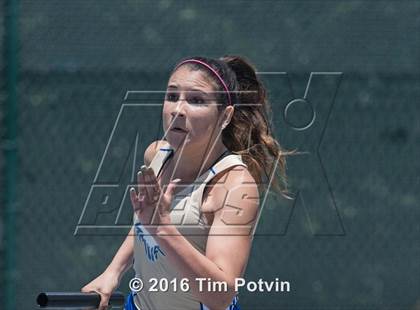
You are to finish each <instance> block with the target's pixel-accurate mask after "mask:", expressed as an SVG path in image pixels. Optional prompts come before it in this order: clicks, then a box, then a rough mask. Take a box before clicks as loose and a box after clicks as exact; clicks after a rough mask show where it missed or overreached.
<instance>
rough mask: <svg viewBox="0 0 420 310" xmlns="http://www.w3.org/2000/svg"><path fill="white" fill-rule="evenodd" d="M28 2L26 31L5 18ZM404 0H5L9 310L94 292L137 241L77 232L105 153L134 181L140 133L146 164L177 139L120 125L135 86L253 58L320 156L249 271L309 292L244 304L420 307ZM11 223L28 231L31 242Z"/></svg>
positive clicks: (287, 121) (294, 126)
mask: <svg viewBox="0 0 420 310" xmlns="http://www.w3.org/2000/svg"><path fill="white" fill-rule="evenodd" d="M12 2H13V3H16V5H17V8H18V10H17V12H18V13H17V18H18V20H17V25H18V28H17V33H16V34H13V33H10V32H8V31H10V29H6V28H5V25H7V24H6V22H5V16H6V15H5V14H6V12H7V6H8V5H11V3H12ZM402 3H403V4H401V5H399V3H397V2H396V1H337V2H333V1H212V2H195V1H169V0H166V1H164V0H162V1H118V2H114V1H101V2H100V3H98V2H94V1H71V2H63V1H10V0H9V1H5V2H4V3H3V4H2V8H3V9H4V10H3V11H1V14H0V21H1V23H0V51H1V52H2V55H5V56H4V57H3V58H2V59H1V60H0V69H1V79H0V86H1V92H0V120H1V126H0V134H1V137H2V143H1V145H2V153H1V155H0V167H1V169H2V170H1V171H2V174H1V175H0V182H1V187H0V188H1V190H0V198H1V199H2V200H1V201H2V207H1V210H0V212H1V216H2V222H1V228H2V234H1V236H2V238H1V243H0V245H1V247H0V251H1V254H2V257H6V254H7V251H14V252H15V257H16V260H15V261H14V262H13V265H7V264H6V260H3V259H2V260H1V267H0V268H1V271H0V275H1V276H0V278H1V282H0V283H1V291H0V300H1V304H3V305H9V306H8V307H11V309H33V308H35V298H36V295H37V294H38V293H39V292H41V291H66V290H67V291H78V290H80V288H81V287H83V286H84V285H85V284H86V283H88V282H89V281H90V280H92V279H93V278H94V277H96V276H97V275H99V274H100V273H101V272H102V271H103V270H104V268H106V266H107V265H108V264H109V262H110V261H111V259H112V257H113V255H114V254H115V253H116V251H117V250H118V248H119V246H120V245H121V243H122V241H123V239H124V234H123V233H124V228H123V229H122V230H121V231H120V232H121V233H117V234H105V235H104V234H96V235H95V234H91V235H89V234H78V235H74V231H75V228H76V226H77V225H78V223H79V219H80V216H81V212H82V210H83V207H84V205H85V203H86V200H87V197H88V195H89V192H90V191H91V188H92V186H93V185H94V180H95V176H96V174H97V173H98V169H99V167H100V165H101V159H102V156H103V155H104V153H106V154H105V155H106V156H105V157H104V158H105V162H106V164H105V165H103V169H102V170H101V171H100V173H103V174H104V175H105V176H106V177H109V178H110V180H111V181H112V182H115V183H117V184H122V185H124V186H125V185H126V183H127V182H128V181H127V179H126V178H125V177H126V175H125V174H120V172H121V171H123V172H124V173H125V172H126V170H124V169H125V166H124V165H125V164H126V163H127V162H130V161H131V160H133V159H132V158H131V157H130V156H132V153H130V152H131V151H130V150H131V148H132V147H133V141H134V140H133V139H134V138H135V136H136V132H141V133H142V134H141V135H140V136H139V137H140V138H139V141H138V154H137V156H138V157H137V158H135V159H134V161H135V162H136V163H137V166H139V165H141V160H142V153H143V152H144V149H145V147H146V146H147V145H148V144H149V143H150V142H151V141H153V139H155V138H156V137H157V136H159V134H161V130H162V129H161V128H160V127H161V125H160V114H159V110H148V109H146V108H144V109H143V110H142V109H140V110H136V112H135V114H130V113H128V114H127V115H125V116H124V117H126V118H124V119H123V121H121V122H119V123H116V121H117V117H118V115H119V113H120V110H121V107H122V105H123V104H124V103H127V102H128V101H127V100H125V95H126V93H127V91H130V90H141V91H149V90H164V89H165V87H166V83H167V80H168V77H169V72H170V70H171V69H172V67H173V66H174V65H175V63H176V62H177V61H178V60H179V59H181V58H183V57H186V56H188V55H190V56H192V55H205V56H210V57H220V56H222V55H225V54H239V55H243V56H245V57H248V58H249V59H250V60H251V61H252V62H253V63H254V64H255V65H256V67H257V69H258V71H259V74H260V76H261V78H262V79H263V81H264V82H265V84H266V86H267V88H268V91H269V98H270V102H271V104H272V110H273V111H272V121H273V126H274V128H275V133H276V136H277V137H278V139H279V141H280V143H281V144H282V145H283V146H284V147H286V148H288V149H294V148H297V149H298V150H300V151H305V152H307V153H306V154H303V155H298V156H294V157H292V158H290V159H289V161H288V170H287V171H288V176H289V180H290V187H291V191H292V192H293V196H294V197H295V199H294V200H293V201H287V200H284V199H281V198H280V197H278V196H275V195H273V194H272V193H269V194H268V196H267V201H266V203H265V204H264V207H263V211H262V214H261V219H260V222H259V225H258V228H257V231H256V236H255V238H254V243H253V248H252V253H251V256H250V260H249V263H248V267H247V271H246V278H247V279H249V280H258V279H259V278H262V279H264V280H273V279H274V278H279V279H280V280H284V281H289V282H290V284H291V292H288V293H273V292H247V291H245V290H244V291H241V292H240V295H239V296H240V297H239V298H240V304H241V308H243V309H245V310H247V309H258V310H259V309H420V295H419V291H420V266H419V264H418V260H419V257H420V242H419V240H420V229H419V225H418V219H419V218H420V209H419V204H420V194H419V191H418V189H419V188H420V178H419V171H420V164H419V162H418V154H419V153H420V149H419V143H418V141H420V122H419V119H420V106H419V98H420V70H419V68H420V59H419V57H418V55H419V54H420V53H419V52H420V39H419V38H420V36H419V35H418V32H419V29H420V28H419V26H420V20H419V17H418V16H420V5H419V3H418V2H416V1H403V2H402ZM7 35H16V36H17V38H18V51H19V53H18V54H17V55H16V57H17V63H18V67H17V70H18V80H17V85H16V87H17V94H18V97H17V101H16V102H15V103H13V102H10V101H8V100H9V99H10V98H9V96H8V88H7V86H6V84H7V83H6V82H7V78H8V75H7V70H6V67H7V65H8V61H9V60H10V59H9V58H8V57H12V56H13V55H12V56H11V55H6V52H5V51H6V46H5V45H6V43H5V42H6V41H5V37H7ZM311 72H313V74H312V75H311ZM309 81H310V83H309ZM305 90H306V91H305ZM299 98H300V99H302V98H304V99H305V100H301V101H299V100H298V101H294V100H295V99H299ZM148 100H149V101H150V100H151V99H150V98H149V97H147V95H144V97H141V98H136V99H134V100H133V101H130V102H131V103H132V102H135V103H139V102H140V103H144V102H148ZM153 100H156V99H153ZM293 101H294V103H293V104H290V103H291V102H293ZM12 104H16V106H17V110H18V114H17V119H16V124H17V128H18V131H17V163H16V169H17V173H16V180H17V181H16V184H15V186H16V198H15V203H14V204H13V210H14V212H15V214H16V218H15V223H14V226H8V225H9V224H10V223H7V221H8V217H6V216H5V215H6V210H8V209H7V208H10V206H9V207H8V206H7V205H6V203H5V202H6V201H7V198H8V197H6V195H5V194H6V191H4V190H3V189H6V188H10V186H11V184H10V182H14V181H13V180H14V178H13V176H10V175H7V173H6V171H8V170H7V169H6V168H7V165H8V164H10V163H13V161H7V158H6V156H5V154H6V153H5V147H4V146H5V143H4V141H5V137H6V136H7V130H8V127H7V122H6V120H5V119H6V116H7V113H8V109H10V106H11V105H12ZM286 109H288V114H287V115H285V110H286ZM314 111H315V112H314ZM314 115H315V116H314ZM312 121H313V122H312ZM309 124H310V126H309ZM306 125H308V126H306ZM114 126H117V128H118V130H117V131H118V135H115V136H114V137H113V140H112V143H111V144H110V148H109V149H107V143H108V141H109V139H110V137H111V133H112V132H113V128H114ZM306 127H307V128H306ZM148 128H154V129H153V130H147V129H148ZM159 130H160V131H159ZM114 142H115V143H114ZM105 151H106V152H105ZM124 178H125V179H124ZM124 182H125V183H124ZM124 208H125V209H124V210H129V205H128V204H127V203H126V204H125V207H124ZM127 219H129V214H128V216H127ZM6 227H14V231H13V232H12V233H13V235H14V237H15V238H14V241H13V240H12V241H13V244H10V240H9V239H6V238H5V234H4V232H5V230H6ZM125 231H128V230H125ZM9 233H10V232H9ZM9 264H10V262H9ZM10 267H12V269H14V273H12V274H10V273H8V272H9V271H10V270H6V268H10ZM133 276H134V273H133V271H132V270H130V271H128V272H127V274H126V275H125V276H124V278H123V279H122V282H121V286H120V290H121V291H123V292H125V293H128V292H129V288H128V281H129V280H130V279H131V278H132V277H133ZM10 288H14V290H10Z"/></svg>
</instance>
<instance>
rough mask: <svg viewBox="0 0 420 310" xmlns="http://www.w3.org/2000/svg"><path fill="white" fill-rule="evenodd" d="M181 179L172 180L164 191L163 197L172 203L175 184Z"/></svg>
mask: <svg viewBox="0 0 420 310" xmlns="http://www.w3.org/2000/svg"><path fill="white" fill-rule="evenodd" d="M180 181H181V179H175V180H172V181H171V183H169V185H168V188H167V189H166V192H165V196H166V197H167V198H168V200H169V201H172V198H173V196H174V192H175V189H176V185H177V183H179V182H180Z"/></svg>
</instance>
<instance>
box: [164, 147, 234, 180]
mask: <svg viewBox="0 0 420 310" xmlns="http://www.w3.org/2000/svg"><path fill="white" fill-rule="evenodd" d="M210 147H211V146H209V147H199V148H197V147H188V146H187V145H185V146H184V147H179V148H178V149H176V150H175V153H174V155H173V157H172V160H171V168H172V169H174V170H175V171H174V176H173V179H176V178H180V179H181V183H191V182H193V181H194V180H195V179H197V178H198V177H199V176H200V175H201V174H203V173H204V172H205V171H207V170H208V169H210V167H211V166H212V165H213V164H214V163H215V161H216V160H217V159H218V158H219V157H220V155H222V154H223V153H224V152H225V151H227V148H226V146H225V145H224V144H223V143H222V142H221V141H220V142H218V143H216V145H215V146H214V147H213V148H212V149H210ZM175 167H177V168H176V169H175Z"/></svg>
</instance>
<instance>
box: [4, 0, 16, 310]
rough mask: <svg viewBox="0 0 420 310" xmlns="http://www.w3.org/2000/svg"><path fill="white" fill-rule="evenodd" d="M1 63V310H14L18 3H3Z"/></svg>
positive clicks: (14, 1)
mask: <svg viewBox="0 0 420 310" xmlns="http://www.w3.org/2000/svg"><path fill="white" fill-rule="evenodd" d="M4 6H5V8H4V9H5V10H4V14H5V15H4V23H5V24H4V31H5V35H4V56H3V57H4V63H5V71H4V75H5V76H4V78H5V87H6V104H5V137H4V139H2V140H3V142H2V149H3V153H4V159H5V167H4V182H5V184H4V202H5V220H4V240H5V244H4V250H5V266H4V267H5V273H4V277H5V279H4V280H5V281H4V283H5V296H4V297H5V301H4V303H3V305H2V307H4V308H3V309H7V310H10V309H16V304H15V302H16V270H17V269H16V245H15V234H16V227H15V224H16V223H15V216H16V206H17V205H16V198H17V197H16V182H17V144H16V137H17V72H18V68H17V67H18V55H17V53H18V29H17V25H18V0H6V1H5V2H4Z"/></svg>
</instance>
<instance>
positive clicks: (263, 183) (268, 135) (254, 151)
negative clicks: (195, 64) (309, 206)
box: [220, 56, 293, 198]
mask: <svg viewBox="0 0 420 310" xmlns="http://www.w3.org/2000/svg"><path fill="white" fill-rule="evenodd" d="M220 60H222V61H223V62H225V63H226V64H227V65H228V66H229V67H230V68H231V69H232V71H233V72H235V75H236V80H237V83H238V85H237V88H238V89H237V90H238V91H239V92H238V102H239V104H238V105H236V106H235V112H234V114H233V116H232V119H231V121H230V123H229V125H228V126H227V127H226V128H225V129H224V130H223V133H222V139H223V143H224V144H225V145H226V147H227V148H228V149H229V150H231V151H232V152H234V153H236V154H240V155H241V156H242V159H243V161H244V162H245V164H246V165H247V166H248V169H249V171H250V173H251V175H252V176H253V177H254V179H255V180H256V182H257V184H259V188H260V190H265V189H267V185H268V182H269V181H270V177H271V175H272V173H274V175H273V179H272V183H271V186H272V187H273V188H274V189H275V190H276V191H277V192H279V193H280V194H282V195H283V196H284V197H286V198H290V197H289V196H288V191H287V179H286V156H287V155H289V154H292V153H293V152H286V151H284V150H283V149H282V147H281V146H280V144H279V143H278V142H277V140H276V139H275V138H274V137H273V133H272V129H271V126H270V124H269V121H268V115H269V114H270V113H271V108H270V105H269V103H268V101H267V92H266V90H265V87H264V85H263V84H262V82H261V81H260V80H259V78H258V77H257V75H256V73H255V68H254V67H253V66H252V65H251V63H250V62H249V61H247V60H245V59H244V58H242V57H239V56H225V57H222V58H220ZM276 164H277V168H276V171H273V169H274V167H275V166H276Z"/></svg>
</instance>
